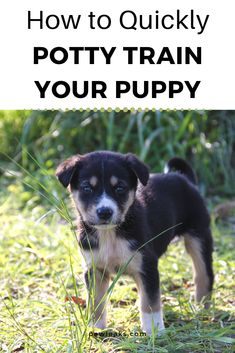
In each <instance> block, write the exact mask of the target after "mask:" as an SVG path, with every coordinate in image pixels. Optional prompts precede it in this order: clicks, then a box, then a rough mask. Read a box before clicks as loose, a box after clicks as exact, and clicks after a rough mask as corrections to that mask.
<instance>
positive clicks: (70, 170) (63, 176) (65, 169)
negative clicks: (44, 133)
mask: <svg viewBox="0 0 235 353" xmlns="http://www.w3.org/2000/svg"><path fill="white" fill-rule="evenodd" d="M81 160H82V156H80V155H76V156H73V157H70V158H68V159H66V160H65V161H64V162H62V163H61V164H60V165H59V166H58V167H57V169H56V176H57V178H58V179H59V181H60V182H61V184H62V185H63V186H64V187H65V188H67V186H68V185H69V183H70V181H71V179H72V177H73V174H74V172H75V170H76V168H77V167H78V165H79V164H80V163H81Z"/></svg>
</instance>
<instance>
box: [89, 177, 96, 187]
mask: <svg viewBox="0 0 235 353" xmlns="http://www.w3.org/2000/svg"><path fill="white" fill-rule="evenodd" d="M89 182H90V184H91V186H93V187H95V186H96V185H97V183H98V179H97V177H96V176H94V175H93V176H92V177H91V178H90V180H89Z"/></svg>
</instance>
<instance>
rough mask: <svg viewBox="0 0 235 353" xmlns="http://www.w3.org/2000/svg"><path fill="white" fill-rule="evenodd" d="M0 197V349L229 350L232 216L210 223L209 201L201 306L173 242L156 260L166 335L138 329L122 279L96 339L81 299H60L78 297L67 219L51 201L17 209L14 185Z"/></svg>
mask: <svg viewBox="0 0 235 353" xmlns="http://www.w3.org/2000/svg"><path fill="white" fill-rule="evenodd" d="M0 195H1V203H0V205H1V206H0V224H1V228H0V242H1V243H0V244H1V253H0V267H1V269H2V270H1V274H0V276H1V277H0V293H1V310H0V350H2V352H20V351H22V352H53V353H54V352H89V351H91V352H146V353H147V352H148V353H149V352H164V353H165V352H181V353H183V352H185V353H186V352H208V353H213V352H226V353H229V352H230V353H232V352H234V349H235V321H234V319H235V315H234V314H235V310H234V308H235V291H234V288H235V276H234V274H235V241H234V239H235V218H234V215H230V218H226V219H225V220H217V221H215V220H214V216H213V215H214V213H213V209H212V205H213V202H210V204H211V209H212V210H211V211H212V218H213V221H212V223H213V234H214V238H215V253H214V269H215V274H216V276H215V290H214V296H213V305H212V307H211V308H210V309H209V310H208V311H205V310H204V309H202V307H201V306H200V305H196V304H195V303H194V300H193V282H192V271H191V264H190V261H189V257H188V255H187V254H186V253H185V250H184V247H183V244H182V243H181V242H177V243H175V244H172V245H170V247H169V251H168V253H167V254H166V255H165V256H164V257H163V258H162V260H161V262H160V273H161V282H162V283H161V287H162V300H163V303H164V316H165V323H166V327H167V329H166V331H165V333H164V334H163V335H162V336H161V337H155V338H154V339H153V338H150V337H145V336H143V335H142V334H141V331H140V324H139V313H138V303H137V293H136V288H135V284H134V282H132V280H131V279H129V278H125V277H122V278H121V279H119V280H118V282H117V284H116V285H115V287H114V290H113V293H112V295H111V304H110V305H109V310H108V313H109V319H108V331H107V332H106V336H107V337H102V336H101V335H100V334H99V331H98V330H95V331H94V330H93V329H92V328H90V327H88V325H87V323H88V320H89V318H88V315H87V311H86V308H85V305H84V303H83V300H81V302H80V304H76V303H74V302H73V301H70V300H66V297H72V296H75V297H79V298H81V299H85V288H84V284H83V278H82V271H81V259H80V257H79V254H78V245H77V241H76V237H75V234H74V230H73V227H72V226H71V224H69V223H68V222H66V221H65V220H64V218H62V217H61V214H60V213H58V212H57V210H56V208H57V206H56V205H54V206H52V207H51V208H50V209H49V211H48V208H46V207H45V206H40V205H39V204H38V205H37V206H35V205H34V203H33V200H27V207H22V205H23V202H22V198H23V199H24V198H25V199H27V193H26V195H25V193H24V192H22V190H21V189H20V186H19V185H18V186H17V185H15V184H12V185H9V186H8V194H7V196H6V192H5V191H4V192H3V191H2V193H1V194H0ZM19 195H20V197H19ZM30 201H31V204H32V205H33V207H30ZM66 202H67V201H66ZM68 204H69V202H68ZM71 216H72V215H71ZM67 299H68V298H67ZM103 335H104V332H103ZM111 335H112V337H109V336H111Z"/></svg>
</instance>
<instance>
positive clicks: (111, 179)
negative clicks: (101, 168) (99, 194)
mask: <svg viewBox="0 0 235 353" xmlns="http://www.w3.org/2000/svg"><path fill="white" fill-rule="evenodd" d="M110 183H111V185H112V186H115V185H117V183H118V178H117V177H116V176H115V175H112V176H111V178H110Z"/></svg>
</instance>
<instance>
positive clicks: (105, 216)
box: [96, 207, 113, 221]
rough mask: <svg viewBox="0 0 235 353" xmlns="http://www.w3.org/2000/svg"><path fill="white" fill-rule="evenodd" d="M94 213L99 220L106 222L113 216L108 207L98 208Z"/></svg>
mask: <svg viewBox="0 0 235 353" xmlns="http://www.w3.org/2000/svg"><path fill="white" fill-rule="evenodd" d="M96 213H97V216H98V217H99V219H102V220H103V221H108V220H109V219H110V218H111V217H112V215H113V210H112V209H111V208H109V207H100V208H98V209H97V211H96Z"/></svg>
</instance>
